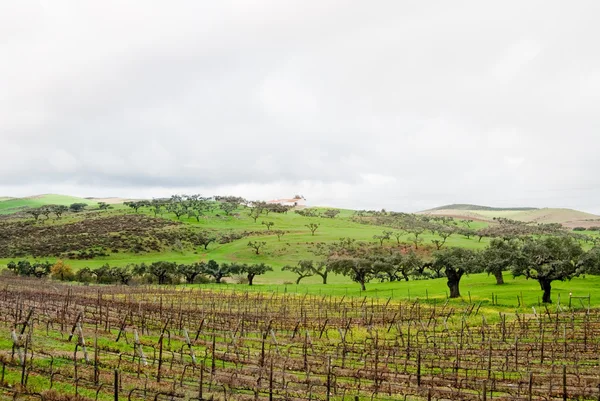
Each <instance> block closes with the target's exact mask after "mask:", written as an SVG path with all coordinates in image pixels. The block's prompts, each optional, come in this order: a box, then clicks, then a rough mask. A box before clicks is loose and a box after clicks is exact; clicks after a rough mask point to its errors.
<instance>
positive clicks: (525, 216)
mask: <svg viewBox="0 0 600 401" xmlns="http://www.w3.org/2000/svg"><path fill="white" fill-rule="evenodd" d="M419 214H429V215H435V216H449V217H454V218H458V219H470V220H475V221H493V220H494V218H495V217H504V218H509V219H513V220H518V221H525V222H533V223H559V224H562V225H563V226H565V227H568V228H573V227H590V226H597V225H600V216H597V215H595V214H591V213H586V212H582V211H579V210H574V209H564V208H530V207H512V208H496V207H490V206H480V205H469V204H453V205H446V206H440V207H436V208H433V209H429V210H424V211H422V212H419Z"/></svg>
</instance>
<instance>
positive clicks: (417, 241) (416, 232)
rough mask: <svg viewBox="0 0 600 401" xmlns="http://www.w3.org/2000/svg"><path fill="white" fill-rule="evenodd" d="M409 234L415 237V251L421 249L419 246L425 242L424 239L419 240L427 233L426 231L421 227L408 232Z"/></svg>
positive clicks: (413, 240)
mask: <svg viewBox="0 0 600 401" xmlns="http://www.w3.org/2000/svg"><path fill="white" fill-rule="evenodd" d="M407 232H408V233H409V234H411V235H412V236H413V238H412V239H411V242H412V243H413V244H415V249H419V244H420V243H422V242H423V238H419V236H420V235H421V234H423V232H425V229H423V228H421V227H415V228H412V229H410V230H407Z"/></svg>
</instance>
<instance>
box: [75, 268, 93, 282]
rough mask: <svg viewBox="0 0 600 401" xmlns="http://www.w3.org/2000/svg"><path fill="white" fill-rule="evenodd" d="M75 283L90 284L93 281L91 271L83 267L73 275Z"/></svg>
mask: <svg viewBox="0 0 600 401" xmlns="http://www.w3.org/2000/svg"><path fill="white" fill-rule="evenodd" d="M75 281H78V282H80V283H91V282H92V281H94V274H93V273H92V269H90V268H89V267H84V268H82V269H79V270H77V273H75Z"/></svg>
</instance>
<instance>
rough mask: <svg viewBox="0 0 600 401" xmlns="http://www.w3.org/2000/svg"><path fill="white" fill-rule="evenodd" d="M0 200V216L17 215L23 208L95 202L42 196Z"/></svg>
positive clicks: (70, 197) (52, 195)
mask: <svg viewBox="0 0 600 401" xmlns="http://www.w3.org/2000/svg"><path fill="white" fill-rule="evenodd" d="M1 199H2V198H0V214H10V213H15V212H17V211H19V210H20V209H23V208H35V207H40V206H44V205H66V206H68V205H70V204H72V203H87V204H92V203H95V202H92V201H90V200H89V199H84V198H77V197H75V196H66V195H54V194H47V195H40V196H34V197H27V198H9V199H7V200H1Z"/></svg>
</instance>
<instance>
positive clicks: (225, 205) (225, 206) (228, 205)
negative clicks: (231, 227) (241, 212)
mask: <svg viewBox="0 0 600 401" xmlns="http://www.w3.org/2000/svg"><path fill="white" fill-rule="evenodd" d="M219 208H221V210H222V211H223V212H224V213H225V215H226V216H229V215H230V214H231V212H233V211H234V210H235V209H237V208H238V203H235V202H231V201H229V202H221V203H220V204H219Z"/></svg>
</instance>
